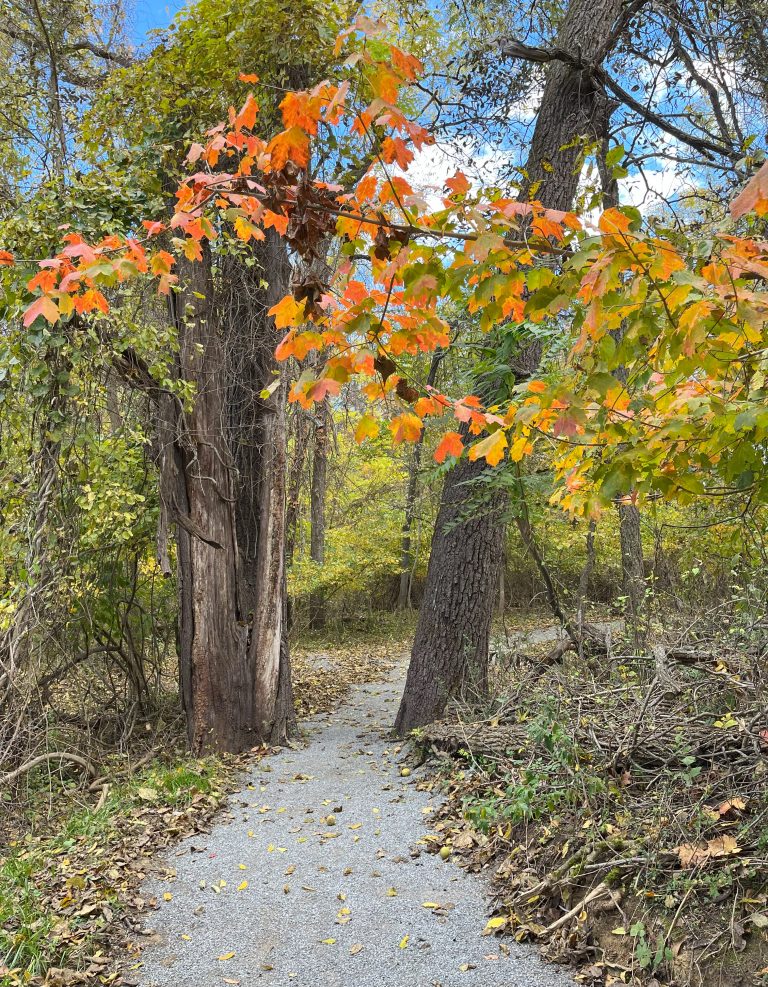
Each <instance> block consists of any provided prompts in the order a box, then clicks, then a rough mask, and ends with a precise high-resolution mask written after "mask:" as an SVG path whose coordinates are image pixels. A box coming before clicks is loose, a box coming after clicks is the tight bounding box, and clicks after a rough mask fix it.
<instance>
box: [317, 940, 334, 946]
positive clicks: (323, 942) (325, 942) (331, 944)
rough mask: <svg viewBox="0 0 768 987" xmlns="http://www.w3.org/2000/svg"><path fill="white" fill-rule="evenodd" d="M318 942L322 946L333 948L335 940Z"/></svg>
mask: <svg viewBox="0 0 768 987" xmlns="http://www.w3.org/2000/svg"><path fill="white" fill-rule="evenodd" d="M320 942H321V943H322V944H323V945H324V946H333V945H334V944H335V942H336V940H335V939H321V940H320Z"/></svg>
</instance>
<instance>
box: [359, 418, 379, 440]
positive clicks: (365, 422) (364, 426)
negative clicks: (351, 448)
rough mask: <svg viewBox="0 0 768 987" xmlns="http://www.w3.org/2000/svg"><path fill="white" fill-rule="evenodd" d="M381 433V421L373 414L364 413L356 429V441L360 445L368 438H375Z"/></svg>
mask: <svg viewBox="0 0 768 987" xmlns="http://www.w3.org/2000/svg"><path fill="white" fill-rule="evenodd" d="M378 434H379V423H378V422H377V421H376V419H375V418H374V417H373V415H363V417H362V418H361V419H360V421H359V422H358V423H357V428H356V429H355V442H357V444H358V445H360V444H361V443H362V442H365V440H366V439H375V438H376V436H377V435H378Z"/></svg>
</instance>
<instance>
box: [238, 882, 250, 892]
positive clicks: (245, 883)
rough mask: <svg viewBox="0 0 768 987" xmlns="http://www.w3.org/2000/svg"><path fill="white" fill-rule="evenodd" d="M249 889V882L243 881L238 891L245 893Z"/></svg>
mask: <svg viewBox="0 0 768 987" xmlns="http://www.w3.org/2000/svg"><path fill="white" fill-rule="evenodd" d="M247 887H248V882H247V881H241V882H240V883H239V884H238V886H237V890H238V891H245V889H246V888H247Z"/></svg>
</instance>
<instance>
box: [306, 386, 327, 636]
mask: <svg viewBox="0 0 768 987" xmlns="http://www.w3.org/2000/svg"><path fill="white" fill-rule="evenodd" d="M330 425H331V408H330V405H329V403H328V399H327V398H325V399H324V400H323V401H321V402H320V403H319V404H318V405H317V408H316V410H315V446H314V450H313V452H312V483H311V486H310V492H309V518H310V535H309V557H310V558H311V559H312V561H313V562H314V563H315V564H316V565H317V566H319V567H320V568H322V566H323V563H324V562H325V491H326V486H327V482H328V443H329V440H330V434H329V433H330ZM324 625H325V593H324V591H323V589H322V587H320V588H318V589H316V590H314V591H313V592H312V593H310V595H309V626H310V627H311V628H312V629H313V630H319V628H321V627H323V626H324Z"/></svg>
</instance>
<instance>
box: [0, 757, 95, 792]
mask: <svg viewBox="0 0 768 987" xmlns="http://www.w3.org/2000/svg"><path fill="white" fill-rule="evenodd" d="M46 761H71V762H72V763H73V764H79V765H80V767H81V768H82V769H83V770H84V771H86V772H87V773H88V774H89V775H90V776H91V778H95V777H96V768H95V767H94V766H93V765H92V764H91V762H90V761H86V759H85V758H84V757H80V755H79V754H69V753H67V752H66V751H49V752H48V753H47V754H39V755H38V756H37V757H33V758H32V759H31V760H29V761H25V762H24V764H22V765H20V766H19V767H18V768H16V769H15V770H13V771H9V772H8V774H5V775H2V776H0V787H2V786H3V785H9V784H10V783H11V782H12V781H15V780H16V779H17V778H19V777H21V775H24V774H26V773H27V772H28V771H31V770H32V769H33V768H36V767H37V766H38V764H44V763H45V762H46Z"/></svg>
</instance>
